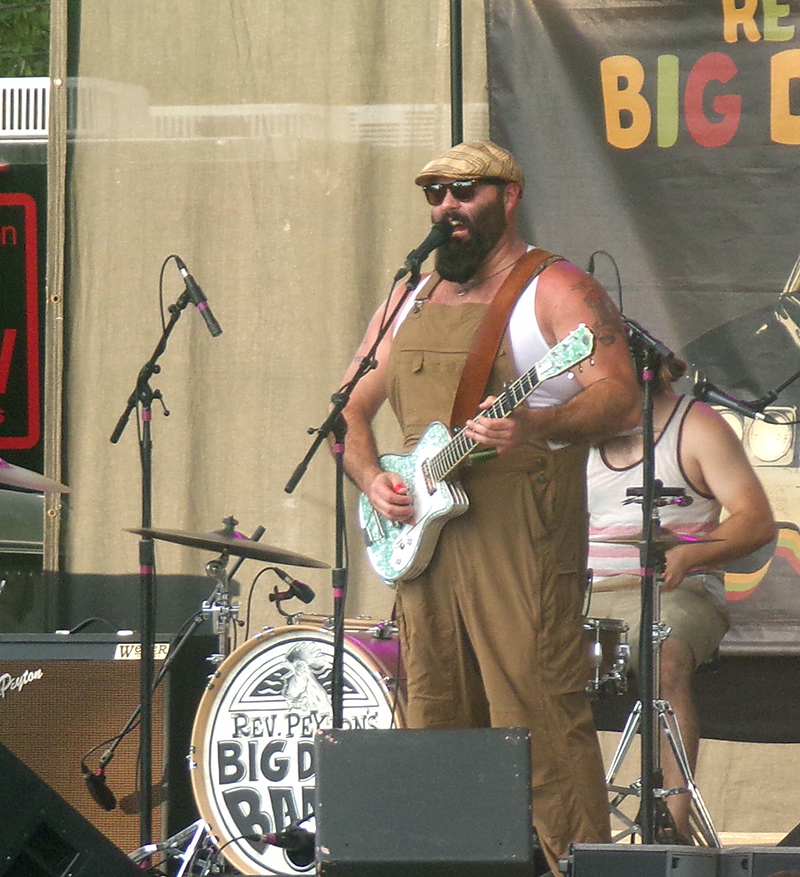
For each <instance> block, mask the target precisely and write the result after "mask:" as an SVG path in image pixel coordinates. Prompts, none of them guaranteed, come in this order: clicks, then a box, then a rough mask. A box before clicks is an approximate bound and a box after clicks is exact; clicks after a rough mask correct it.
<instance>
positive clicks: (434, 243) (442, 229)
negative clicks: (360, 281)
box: [394, 219, 453, 283]
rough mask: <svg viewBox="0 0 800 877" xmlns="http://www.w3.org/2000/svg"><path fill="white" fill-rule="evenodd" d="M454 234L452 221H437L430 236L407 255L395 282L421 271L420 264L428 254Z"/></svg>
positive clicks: (429, 233) (395, 277)
mask: <svg viewBox="0 0 800 877" xmlns="http://www.w3.org/2000/svg"><path fill="white" fill-rule="evenodd" d="M452 236H453V225H452V223H450V222H447V221H446V220H444V219H440V220H439V222H435V223H434V224H433V225H432V226H431V230H430V231H429V232H428V236H427V237H426V238H425V240H424V241H423V242H422V243H421V244H420V245H419V246H418V247H417V248H416V249H415V250H412V251H411V252H410V253H409V254H408V255H407V256H406V260H405V262H403V267H402V268H401V269H400V270H399V271H398V272H397V274H395V276H394V283H397V281H398V280H400V278H401V277H405V275H406V274H413V273H415V272H417V271H419V266H420V265H421V264H422V263H423V262H424V261H425V260H426V259H427V258H428V256H430V254H431V253H432V252H433V251H434V250H435V249H437V248H438V247H441V245H442V244H444V243H446V242H447V241H449V240H450V238H451V237H452Z"/></svg>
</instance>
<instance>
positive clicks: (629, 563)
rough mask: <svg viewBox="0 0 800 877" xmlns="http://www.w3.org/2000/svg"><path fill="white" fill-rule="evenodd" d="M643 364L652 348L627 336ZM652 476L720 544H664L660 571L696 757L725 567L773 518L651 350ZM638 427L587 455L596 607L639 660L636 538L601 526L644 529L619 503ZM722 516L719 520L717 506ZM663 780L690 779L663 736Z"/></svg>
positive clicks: (672, 686)
mask: <svg viewBox="0 0 800 877" xmlns="http://www.w3.org/2000/svg"><path fill="white" fill-rule="evenodd" d="M629 344H630V347H631V352H632V354H633V356H634V360H635V361H636V364H637V373H639V374H641V373H642V366H643V365H644V354H645V351H644V350H643V349H642V345H641V342H638V341H637V339H636V338H635V337H631V339H630V341H629ZM653 355H654V356H655V362H653V363H652V364H653V372H654V375H655V377H654V378H653V381H652V389H653V420H654V431H655V441H656V444H655V477H656V478H657V479H659V480H660V481H661V482H662V484H663V485H664V487H665V488H683V489H684V491H685V493H686V496H687V497H690V498H691V503H689V504H686V505H675V504H670V505H666V506H663V507H661V508H660V509H659V516H660V520H661V526H662V527H666V528H668V529H669V530H671V531H673V532H676V533H681V534H688V535H690V536H693V537H695V538H698V539H701V538H703V537H705V538H708V539H714V540H717V541H713V542H704V541H697V542H685V543H680V544H678V545H675V546H674V547H668V548H667V550H666V552H665V555H664V557H665V561H666V562H665V566H664V573H663V580H662V581H661V619H662V621H663V622H664V623H665V625H666V626H667V627H670V628H671V629H672V631H671V634H670V635H669V637H668V638H667V639H666V640H665V642H664V644H663V647H662V651H661V697H662V698H663V699H664V700H666V701H668V702H669V704H670V705H671V706H672V708H673V710H674V712H675V716H676V717H677V719H678V724H679V727H680V730H681V735H682V737H683V741H684V744H685V747H686V752H687V756H688V759H689V764H690V767H691V769H692V771H694V769H695V766H696V763H697V752H698V746H699V732H698V723H697V716H696V712H695V707H694V703H693V700H692V687H691V680H692V674H693V673H694V671H695V669H696V668H697V667H698V665H700V664H702V663H703V662H705V661H707V660H708V659H709V658H710V657H711V656H712V655H713V653H714V652H715V651H716V649H717V647H718V646H719V644H720V641H721V640H722V637H723V636H724V635H725V632H726V631H727V629H728V618H727V613H726V609H725V586H724V574H723V565H724V564H725V563H726V562H728V561H731V560H735V559H737V558H740V557H744V556H745V555H747V554H750V553H751V552H753V551H755V550H756V549H758V548H760V547H761V546H763V545H765V544H767V543H768V542H769V541H770V540H771V539H772V538H773V536H774V531H775V522H774V520H773V516H772V511H771V509H770V505H769V501H768V500H767V497H766V494H765V493H764V489H763V488H762V486H761V483H760V482H759V480H758V478H757V477H756V474H755V472H754V471H753V468H752V467H751V465H750V463H749V462H748V460H747V457H746V456H745V453H744V449H743V448H742V445H741V443H740V441H739V439H738V438H737V437H736V435H735V434H734V432H733V430H732V429H731V428H730V426H729V425H728V424H727V423H726V422H725V420H724V419H723V418H722V417H721V416H720V415H719V414H718V413H717V412H716V411H714V409H713V408H710V407H709V406H707V405H705V404H703V403H702V402H698V401H696V400H694V399H692V398H691V397H688V396H682V395H678V394H676V393H675V392H673V389H672V385H673V382H674V381H676V380H678V379H679V378H680V377H682V376H683V375H684V373H685V372H686V368H687V366H686V363H685V362H683V361H682V360H680V359H677V358H667V357H666V356H665V355H659V354H653ZM642 448H643V444H642V431H641V428H638V429H636V430H633V431H631V432H626V433H623V434H621V435H619V436H617V437H615V438H613V439H611V440H609V441H606V442H604V443H603V444H601V445H600V446H599V447H597V448H593V449H592V451H591V453H590V455H589V462H588V488H589V515H590V524H589V534H590V537H591V538H592V540H593V541H592V542H591V544H590V546H589V567H590V568H591V569H592V570H593V572H594V590H593V594H592V600H591V604H590V614H591V615H592V616H593V617H597V618H618V619H622V620H624V621H626V622H627V623H628V624H629V625H630V634H629V639H630V642H631V645H632V666H633V667H637V666H638V644H639V616H640V604H641V598H640V578H639V569H640V558H639V547H638V545H620V544H613V543H612V544H608V543H606V544H604V543H602V542H599V541H594V540H597V539H599V538H601V537H603V536H605V537H611V536H624V535H631V534H634V533H636V532H637V531H638V532H641V529H642V507H641V504H640V503H629V504H627V505H625V504H623V503H624V501H625V499H626V490H627V489H628V488H630V487H638V488H641V487H642V480H643V473H642ZM723 509H724V511H725V513H726V517H725V520H724V521H723V522H722V523H720V520H721V513H722V511H723ZM661 753H662V754H661V762H662V768H663V773H664V788H665V789H671V788H681V787H683V786H684V785H685V783H684V779H683V777H682V775H681V772H680V770H679V768H678V765H677V762H676V761H675V758H674V755H673V753H672V750H671V748H670V747H669V745H667V743H666V741H664V742H663V743H662V747H661ZM667 804H668V806H669V808H670V812H671V814H672V817H673V819H674V821H675V828H676V830H677V833H678V840H679V842H682V841H685V842H687V843H689V842H690V841H689V840H688V838H689V810H690V805H691V798H690V796H689V795H688V794H681V795H671V796H670V797H669V798H668V799H667Z"/></svg>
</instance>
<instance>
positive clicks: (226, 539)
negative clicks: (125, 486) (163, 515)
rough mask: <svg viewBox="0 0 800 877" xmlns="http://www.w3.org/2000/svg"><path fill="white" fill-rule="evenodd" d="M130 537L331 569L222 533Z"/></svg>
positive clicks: (145, 531)
mask: <svg viewBox="0 0 800 877" xmlns="http://www.w3.org/2000/svg"><path fill="white" fill-rule="evenodd" d="M127 532H128V533H137V534H138V535H139V536H144V537H145V538H147V539H161V540H163V541H164V542H175V543H177V544H178V545H188V546H189V547H190V548H204V549H205V550H206V551H214V552H217V553H222V552H227V553H228V554H233V555H235V556H237V557H249V558H252V559H253V560H263V561H266V562H267V563H285V564H286V565H287V566H308V567H314V568H315V569H330V564H329V563H324V562H323V561H321V560H314V558H313V557H306V556H305V555H303V554H296V553H295V552H293V551H285V550H284V549H283V548H274V547H273V546H272V545H264V544H262V543H261V542H253V541H252V540H251V539H247V538H245V537H244V536H240V535H238V534H236V535H232V536H229V535H226V534H225V533H222V532H221V531H219V530H214V531H212V532H209V533H189V532H188V531H186V530H156V529H153V528H148V527H145V528H142V529H128V530H127Z"/></svg>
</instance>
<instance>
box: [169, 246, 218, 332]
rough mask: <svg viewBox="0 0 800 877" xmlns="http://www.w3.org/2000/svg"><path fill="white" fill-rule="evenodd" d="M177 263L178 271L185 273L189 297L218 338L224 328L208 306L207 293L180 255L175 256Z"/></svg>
mask: <svg viewBox="0 0 800 877" xmlns="http://www.w3.org/2000/svg"><path fill="white" fill-rule="evenodd" d="M175 264H176V265H177V266H178V271H180V272H181V274H182V275H183V282H184V283H185V284H186V289H187V291H188V292H189V299H190V300H191V302H192V304H193V305H195V307H196V308H197V310H198V311H200V316H201V317H202V318H203V320H205V324H206V326H208V331H209V332H210V333H211V335H212V336H213V337H214V338H216V337H217V336H218V335H221V334H222V329H221V328H220V325H219V323H218V322H217V321H216V319H215V318H214V315H213V314H212V313H211V308H210V307H209V306H208V299H207V298H206V296H205V293H204V292H203V290H202V289H201V288H200V284H199V283H198V282H197V281H196V280H195V279H194V277H192V275H191V274H190V273H189V271H188V269H187V268H186V265H185V264H184V261H183V259H181V257H180V256H175Z"/></svg>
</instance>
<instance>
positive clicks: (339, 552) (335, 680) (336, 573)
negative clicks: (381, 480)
mask: <svg viewBox="0 0 800 877" xmlns="http://www.w3.org/2000/svg"><path fill="white" fill-rule="evenodd" d="M409 270H410V276H409V278H408V280H407V281H406V288H405V291H404V292H403V294H402V296H401V297H400V300H399V301H398V302H397V304H396V305H395V307H394V309H393V310H392V313H391V314H390V316H389V318H388V319H387V320H386V321H385V322H384V323H383V325H382V326H381V327H380V329H379V331H378V335H377V337H376V339H375V343H374V344H373V345H372V347H371V348H370V350H369V351H368V353H367V354H366V356H364V357H363V358H362V360H361V362H360V363H359V366H358V368H357V369H356V372H355V374H354V375H353V377H352V378H351V379H350V380H349V381H348V383H347V384H345V385H344V386H343V387H341V388H340V389H339V390H338V391H337V392H336V393H334V394H333V396H331V402H332V406H331V410H330V413H329V414H328V417H327V418H326V419H325V421H324V422H323V423H322V425H321V426H319V427H317V428H314V427H311V428H310V429H309V433H316V437H315V439H314V441H313V442H312V444H311V447H310V448H309V450H308V452H307V453H306V455H305V457H304V458H303V459H302V461H301V462H300V463H299V464H298V466H297V468H296V469H295V470H294V472H293V473H292V477H291V478H290V479H289V481H288V482H287V484H286V487H284V491H285V492H286V493H292V491H294V489H295V487H297V485H298V483H299V482H300V480H301V478H302V477H303V475H305V471H306V469H307V468H308V464H309V462H310V461H311V459H312V458H313V456H314V454H316V452H317V451H318V450H319V447H320V445H321V444H322V443H323V442H324V441H325V440H326V439H327V437H328V436H329V435H331V434H332V435H333V446H332V447H333V455H334V459H335V461H336V512H335V516H336V523H335V529H336V561H335V567H334V569H333V577H332V585H333V669H332V676H331V710H332V718H331V721H332V726H333V727H334V728H337V729H338V728H342V727H343V724H344V705H343V681H344V619H345V615H344V611H345V600H346V597H347V568H346V566H345V556H346V552H345V546H346V540H347V520H346V513H345V504H344V476H345V471H344V451H345V436H346V433H347V422H346V421H345V418H344V416H343V415H342V411H343V410H344V409H345V407H346V406H347V403H348V402H349V401H350V396H351V395H352V392H353V389H354V388H355V386H356V385H357V384H358V382H359V381H360V380H361V379H362V378H363V377H364V376H365V375H366V374H367V373H368V372H370V371H372V369H374V368H375V366H376V365H377V362H376V360H375V354H376V352H377V350H378V347H379V346H380V343H381V341H382V340H383V338H384V336H385V335H386V333H387V332H388V331H389V328H390V326H391V325H392V323H393V322H394V320H395V318H396V317H397V314H398V313H399V312H400V309H401V308H402V306H403V304H404V303H405V301H406V300H407V299H408V296H409V295H410V293H411V291H412V290H413V289H414V287H416V286H417V284H418V283H419V279H420V265H419V263H416V262H414V263H412V264H411V265H410V269H409ZM403 273H405V272H404V270H403V269H401V270H400V271H399V272H398V276H399V277H402V275H403ZM395 279H397V278H395Z"/></svg>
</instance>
